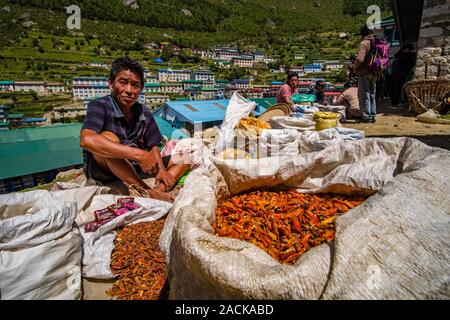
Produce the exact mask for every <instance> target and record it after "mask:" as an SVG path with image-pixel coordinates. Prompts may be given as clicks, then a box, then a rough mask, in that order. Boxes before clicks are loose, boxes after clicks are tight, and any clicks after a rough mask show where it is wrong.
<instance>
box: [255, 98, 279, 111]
mask: <svg viewBox="0 0 450 320" xmlns="http://www.w3.org/2000/svg"><path fill="white" fill-rule="evenodd" d="M250 100H251V101H255V102H256V103H257V104H259V105H260V106H261V107H263V108H264V109H267V108H269V107H270V106H273V105H274V104H276V103H277V99H276V98H254V99H250Z"/></svg>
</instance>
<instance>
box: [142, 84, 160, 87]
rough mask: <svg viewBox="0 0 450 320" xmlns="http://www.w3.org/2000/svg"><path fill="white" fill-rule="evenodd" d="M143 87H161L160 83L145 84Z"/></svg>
mask: <svg viewBox="0 0 450 320" xmlns="http://www.w3.org/2000/svg"><path fill="white" fill-rule="evenodd" d="M144 87H161V84H160V83H146V84H144Z"/></svg>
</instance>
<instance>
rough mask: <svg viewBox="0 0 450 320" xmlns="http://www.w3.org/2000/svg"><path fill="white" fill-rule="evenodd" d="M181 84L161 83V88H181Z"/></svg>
mask: <svg viewBox="0 0 450 320" xmlns="http://www.w3.org/2000/svg"><path fill="white" fill-rule="evenodd" d="M181 85H182V84H181V82H169V83H161V86H162V87H170V86H181Z"/></svg>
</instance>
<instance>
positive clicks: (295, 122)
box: [270, 114, 316, 131]
mask: <svg viewBox="0 0 450 320" xmlns="http://www.w3.org/2000/svg"><path fill="white" fill-rule="evenodd" d="M309 115H311V114H309ZM270 126H271V127H272V129H296V130H298V131H310V130H314V128H315V126H316V123H315V122H314V121H313V120H312V118H310V117H302V118H295V117H291V116H279V117H272V118H271V119H270Z"/></svg>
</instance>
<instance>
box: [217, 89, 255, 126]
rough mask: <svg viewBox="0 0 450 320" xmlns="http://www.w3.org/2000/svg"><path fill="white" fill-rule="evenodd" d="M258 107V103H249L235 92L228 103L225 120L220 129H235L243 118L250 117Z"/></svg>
mask: <svg viewBox="0 0 450 320" xmlns="http://www.w3.org/2000/svg"><path fill="white" fill-rule="evenodd" d="M255 107H256V102H254V101H248V100H246V99H245V98H244V97H243V96H241V95H240V94H239V93H237V92H235V93H233V95H232V96H231V99H230V101H229V102H228V108H227V112H226V113H225V119H224V120H223V122H222V126H221V127H220V129H223V130H226V129H234V128H235V127H236V126H237V124H238V123H239V121H240V120H241V119H242V118H245V117H248V115H249V114H250V112H252V111H253V110H254V109H255Z"/></svg>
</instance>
